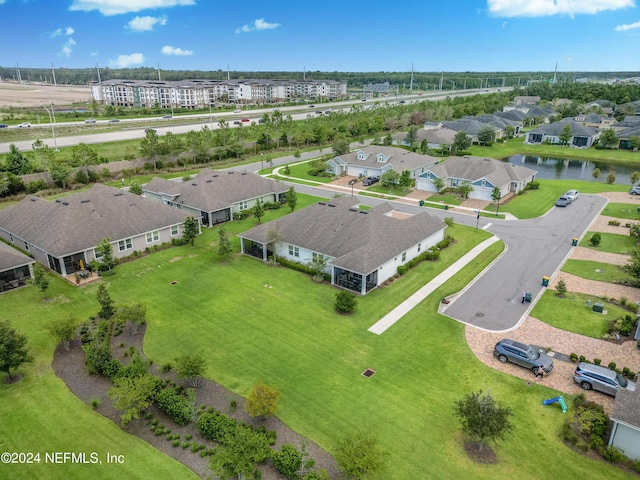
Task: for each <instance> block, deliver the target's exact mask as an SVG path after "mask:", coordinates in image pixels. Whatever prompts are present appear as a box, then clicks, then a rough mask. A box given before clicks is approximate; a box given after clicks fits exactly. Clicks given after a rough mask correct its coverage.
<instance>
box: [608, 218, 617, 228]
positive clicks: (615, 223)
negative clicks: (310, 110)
mask: <svg viewBox="0 0 640 480" xmlns="http://www.w3.org/2000/svg"><path fill="white" fill-rule="evenodd" d="M609 225H612V226H614V227H619V226H620V222H619V221H618V220H609Z"/></svg>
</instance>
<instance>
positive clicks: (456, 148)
mask: <svg viewBox="0 0 640 480" xmlns="http://www.w3.org/2000/svg"><path fill="white" fill-rule="evenodd" d="M470 146H471V137H469V136H468V135H467V134H466V133H464V132H463V131H459V132H458V133H456V135H455V137H453V144H452V145H451V153H458V152H463V151H465V150H466V149H467V148H469V147H470Z"/></svg>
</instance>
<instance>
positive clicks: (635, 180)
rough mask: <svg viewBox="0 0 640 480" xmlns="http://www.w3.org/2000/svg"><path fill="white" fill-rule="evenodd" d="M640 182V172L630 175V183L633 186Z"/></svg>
mask: <svg viewBox="0 0 640 480" xmlns="http://www.w3.org/2000/svg"><path fill="white" fill-rule="evenodd" d="M638 180H640V172H638V171H637V170H635V171H633V172H631V175H629V181H630V182H631V185H634V184H636V183H638Z"/></svg>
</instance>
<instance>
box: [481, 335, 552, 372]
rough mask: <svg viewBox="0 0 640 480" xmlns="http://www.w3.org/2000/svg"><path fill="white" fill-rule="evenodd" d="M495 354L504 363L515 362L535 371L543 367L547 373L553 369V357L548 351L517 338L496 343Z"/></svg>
mask: <svg viewBox="0 0 640 480" xmlns="http://www.w3.org/2000/svg"><path fill="white" fill-rule="evenodd" d="M493 354H494V355H495V356H496V357H498V360H500V361H501V362H502V363H506V362H513V363H515V364H516V365H520V366H523V367H525V368H528V369H530V370H531V371H533V372H534V373H535V372H537V371H538V369H539V368H542V369H543V370H544V371H545V373H547V374H548V373H551V370H553V359H552V358H551V357H550V356H548V355H547V354H546V353H542V352H538V351H537V350H536V349H535V348H533V347H532V346H531V345H527V344H526V343H520V342H516V341H515V340H509V339H506V338H505V339H503V340H500V341H499V342H498V343H496V346H495V347H494V348H493Z"/></svg>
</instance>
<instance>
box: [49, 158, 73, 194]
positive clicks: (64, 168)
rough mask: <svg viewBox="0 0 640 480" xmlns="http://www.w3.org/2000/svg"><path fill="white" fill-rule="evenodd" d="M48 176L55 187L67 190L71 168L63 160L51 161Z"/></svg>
mask: <svg viewBox="0 0 640 480" xmlns="http://www.w3.org/2000/svg"><path fill="white" fill-rule="evenodd" d="M49 175H51V180H53V183H55V184H56V186H58V187H60V188H67V182H68V181H69V175H71V167H70V166H69V165H68V164H67V162H65V161H64V160H52V161H51V162H49Z"/></svg>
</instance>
